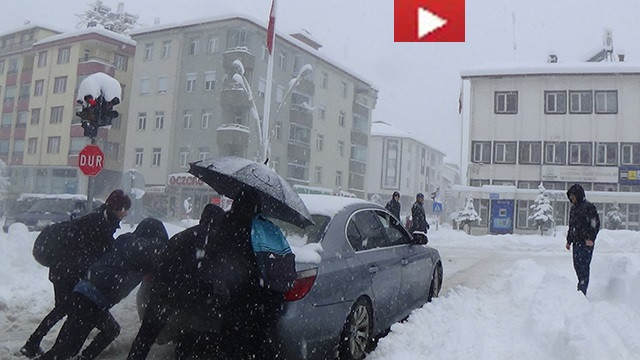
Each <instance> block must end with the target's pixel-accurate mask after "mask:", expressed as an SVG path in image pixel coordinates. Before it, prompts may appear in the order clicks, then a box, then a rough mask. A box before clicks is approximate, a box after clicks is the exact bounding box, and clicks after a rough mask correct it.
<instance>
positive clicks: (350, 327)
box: [339, 298, 373, 360]
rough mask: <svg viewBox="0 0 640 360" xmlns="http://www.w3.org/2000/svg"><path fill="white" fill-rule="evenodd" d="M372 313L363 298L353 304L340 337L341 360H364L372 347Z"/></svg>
mask: <svg viewBox="0 0 640 360" xmlns="http://www.w3.org/2000/svg"><path fill="white" fill-rule="evenodd" d="M372 313H373V311H372V310H371V305H369V302H368V301H366V300H365V299H363V298H360V299H358V300H357V301H356V302H355V303H354V304H353V307H352V308H351V311H350V312H349V316H347V321H346V323H345V324H344V328H343V329H342V335H341V336H340V346H339V350H340V351H339V354H340V359H341V360H361V359H364V357H365V355H366V351H368V350H369V348H370V346H371V338H372V333H373V317H372Z"/></svg>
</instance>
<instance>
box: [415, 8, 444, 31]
mask: <svg viewBox="0 0 640 360" xmlns="http://www.w3.org/2000/svg"><path fill="white" fill-rule="evenodd" d="M446 23H447V20H446V19H443V18H441V17H440V16H438V15H436V14H434V13H432V12H431V11H429V10H427V9H424V8H418V37H423V36H426V35H427V34H430V33H431V32H433V31H434V30H436V29H439V28H441V27H443V26H444V24H446Z"/></svg>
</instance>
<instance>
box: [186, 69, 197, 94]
mask: <svg viewBox="0 0 640 360" xmlns="http://www.w3.org/2000/svg"><path fill="white" fill-rule="evenodd" d="M196 78H197V75H196V73H189V74H187V92H193V91H195V89H196Z"/></svg>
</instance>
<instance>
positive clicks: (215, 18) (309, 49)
mask: <svg viewBox="0 0 640 360" xmlns="http://www.w3.org/2000/svg"><path fill="white" fill-rule="evenodd" d="M233 19H240V20H246V21H249V22H252V23H254V24H255V25H256V26H258V27H261V28H263V29H265V32H266V29H267V24H266V21H261V20H258V19H256V18H254V17H251V16H247V15H246V14H238V13H230V14H221V15H217V16H211V17H205V18H199V19H192V20H187V21H183V22H179V23H178V22H175V23H166V24H159V25H152V26H145V27H142V28H138V29H134V30H131V31H129V35H131V36H136V35H142V34H148V33H152V32H158V31H164V30H168V29H173V28H179V27H189V26H198V25H202V24H206V23H211V22H216V21H223V20H233ZM276 36H278V37H280V38H282V39H283V40H285V41H288V42H290V43H292V44H294V45H295V46H297V47H299V48H301V49H303V50H305V51H307V52H308V53H309V54H310V55H312V56H315V57H318V58H320V59H322V60H324V61H326V62H327V63H329V64H330V65H332V66H334V67H336V68H338V69H340V70H342V71H344V72H345V73H347V74H349V75H351V76H353V77H355V78H357V79H359V80H360V81H362V82H364V83H366V84H367V85H369V86H371V88H372V89H373V90H375V91H378V88H376V87H375V86H373V83H372V82H371V81H369V80H368V79H366V78H365V77H363V76H360V75H359V74H357V73H356V72H355V71H353V70H351V69H349V68H348V67H346V66H343V65H341V64H339V63H338V62H336V61H335V60H333V59H331V58H330V57H328V56H327V55H325V54H322V53H320V52H319V51H318V50H316V49H314V48H313V47H311V46H309V45H307V44H305V43H304V42H302V41H300V40H298V39H296V38H294V37H292V36H291V35H289V34H286V33H283V32H281V31H278V28H277V26H276Z"/></svg>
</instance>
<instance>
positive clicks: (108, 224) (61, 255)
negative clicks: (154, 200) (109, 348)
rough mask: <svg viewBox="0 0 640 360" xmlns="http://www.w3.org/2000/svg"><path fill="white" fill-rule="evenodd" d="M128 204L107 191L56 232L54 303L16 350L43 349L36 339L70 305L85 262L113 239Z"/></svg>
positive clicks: (51, 272) (52, 272)
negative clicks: (99, 203)
mask: <svg viewBox="0 0 640 360" xmlns="http://www.w3.org/2000/svg"><path fill="white" fill-rule="evenodd" d="M130 207H131V200H130V199H129V197H128V196H127V195H126V194H125V193H124V192H123V191H122V190H120V189H117V190H114V191H113V192H111V194H110V195H109V197H108V198H107V200H106V202H105V203H104V204H103V205H102V206H100V207H99V208H98V209H97V210H96V211H94V212H92V213H89V214H87V215H85V216H82V217H80V218H77V219H74V220H72V221H71V226H69V227H65V231H64V233H61V234H57V235H58V236H57V238H58V239H59V240H58V242H57V243H56V244H55V249H51V250H52V252H53V253H55V254H56V259H57V260H56V261H55V263H54V264H52V265H51V266H50V268H49V281H51V283H53V292H54V298H55V305H54V308H53V310H51V311H50V312H49V314H47V316H45V317H44V319H42V321H41V322H40V325H38V327H37V328H36V330H35V331H34V332H33V334H31V336H30V337H29V339H28V340H27V342H26V343H25V345H24V346H23V347H22V348H21V349H20V352H21V353H22V354H23V355H25V356H26V357H28V358H34V357H36V356H38V355H40V354H42V353H43V351H42V348H41V347H40V343H41V342H42V339H43V338H44V337H45V335H47V333H48V332H49V331H50V330H51V328H52V327H53V326H54V325H55V324H56V323H58V321H60V320H61V319H62V318H63V317H65V316H66V315H67V314H68V312H69V310H70V309H71V304H70V301H68V300H69V298H70V296H71V294H72V293H73V288H74V287H75V286H76V284H77V283H78V281H80V280H81V279H82V277H83V276H84V275H85V274H86V272H87V270H88V269H89V266H91V265H92V264H93V263H94V262H96V261H97V260H98V259H100V258H101V257H102V255H104V254H105V253H106V252H107V250H108V249H109V248H110V247H111V244H112V243H113V240H114V239H113V234H114V233H115V231H116V229H118V228H119V227H120V220H122V219H123V218H124V217H125V216H126V215H127V211H128V210H129V208H130Z"/></svg>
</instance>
